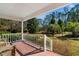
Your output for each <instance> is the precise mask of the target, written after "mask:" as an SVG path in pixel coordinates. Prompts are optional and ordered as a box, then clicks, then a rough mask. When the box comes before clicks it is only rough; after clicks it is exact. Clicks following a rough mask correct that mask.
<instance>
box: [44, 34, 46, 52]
mask: <svg viewBox="0 0 79 59" xmlns="http://www.w3.org/2000/svg"><path fill="white" fill-rule="evenodd" d="M44 52H46V35H44Z"/></svg>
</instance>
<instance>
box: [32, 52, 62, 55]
mask: <svg viewBox="0 0 79 59" xmlns="http://www.w3.org/2000/svg"><path fill="white" fill-rule="evenodd" d="M32 56H61V55H59V54H57V53H54V52H50V51H46V52H40V53H37V54H33V55H32Z"/></svg>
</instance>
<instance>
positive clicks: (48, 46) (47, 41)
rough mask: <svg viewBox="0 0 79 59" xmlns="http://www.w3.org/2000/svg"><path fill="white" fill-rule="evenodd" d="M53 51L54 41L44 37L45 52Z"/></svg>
mask: <svg viewBox="0 0 79 59" xmlns="http://www.w3.org/2000/svg"><path fill="white" fill-rule="evenodd" d="M46 50H49V51H53V40H51V39H50V38H49V37H47V36H46V35H44V51H46Z"/></svg>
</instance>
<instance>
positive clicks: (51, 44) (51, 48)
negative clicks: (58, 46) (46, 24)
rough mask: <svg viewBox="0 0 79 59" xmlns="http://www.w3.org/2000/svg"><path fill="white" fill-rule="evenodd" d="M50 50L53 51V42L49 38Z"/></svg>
mask: <svg viewBox="0 0 79 59" xmlns="http://www.w3.org/2000/svg"><path fill="white" fill-rule="evenodd" d="M50 51H53V42H52V40H50Z"/></svg>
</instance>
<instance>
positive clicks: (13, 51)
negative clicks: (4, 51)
mask: <svg viewBox="0 0 79 59" xmlns="http://www.w3.org/2000/svg"><path fill="white" fill-rule="evenodd" d="M11 55H12V56H15V45H14V46H13V48H12V50H11Z"/></svg>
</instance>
